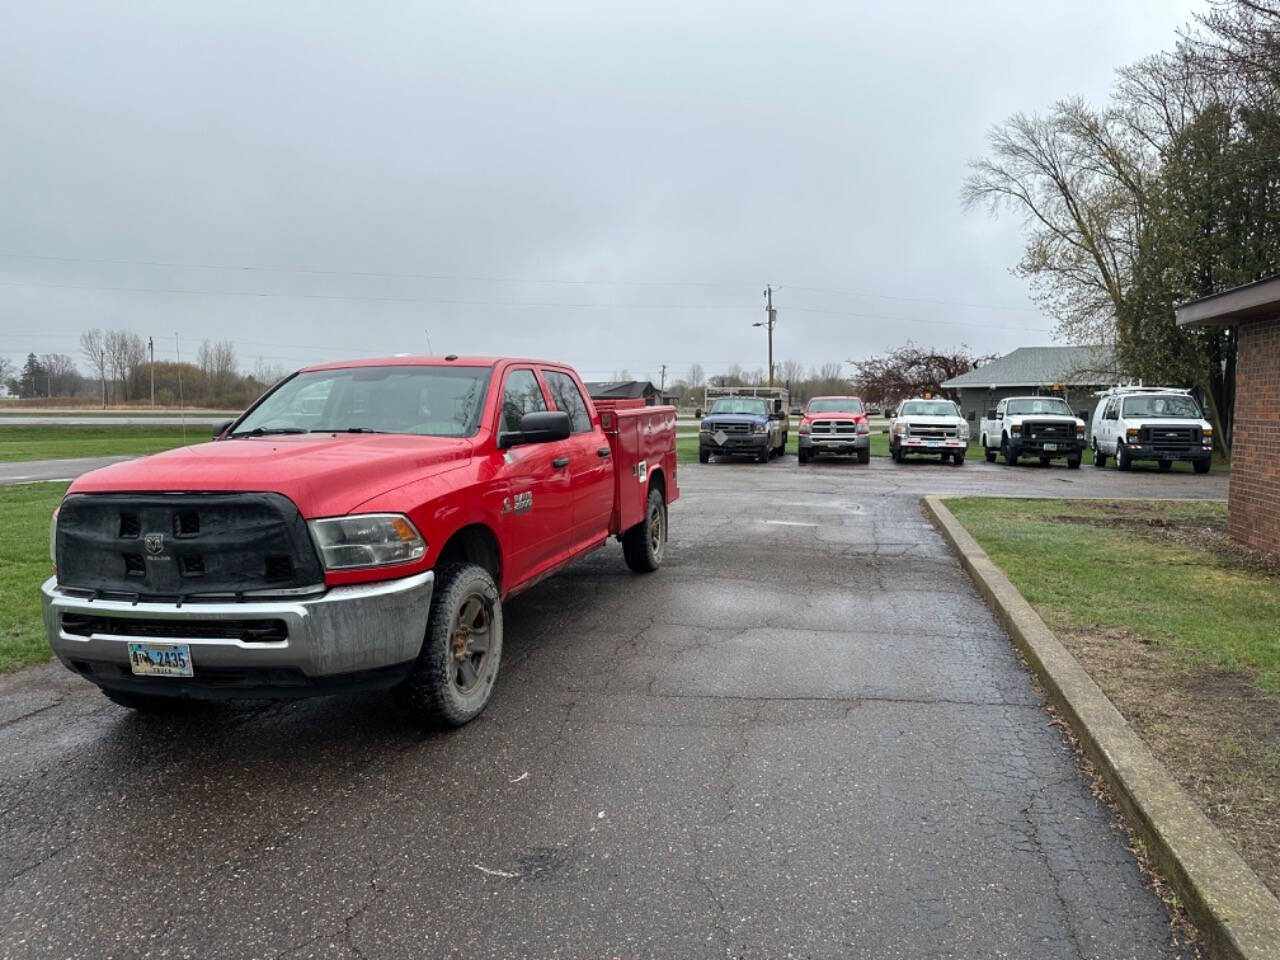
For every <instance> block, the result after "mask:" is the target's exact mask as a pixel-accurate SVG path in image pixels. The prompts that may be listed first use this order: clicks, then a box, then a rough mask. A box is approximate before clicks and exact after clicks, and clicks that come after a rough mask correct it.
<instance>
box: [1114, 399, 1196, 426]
mask: <svg viewBox="0 0 1280 960" xmlns="http://www.w3.org/2000/svg"><path fill="white" fill-rule="evenodd" d="M1124 415H1125V416H1126V417H1170V418H1173V419H1180V420H1182V419H1185V420H1199V419H1200V418H1201V417H1200V405H1199V404H1198V403H1196V402H1195V400H1193V399H1192V398H1191V397H1188V396H1186V395H1185V394H1181V393H1175V394H1163V395H1161V394H1156V395H1154V396H1144V397H1125V401H1124Z"/></svg>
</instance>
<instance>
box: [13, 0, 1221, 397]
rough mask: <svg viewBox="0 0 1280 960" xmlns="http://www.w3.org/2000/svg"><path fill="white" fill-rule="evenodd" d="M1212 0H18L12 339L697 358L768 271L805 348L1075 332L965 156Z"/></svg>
mask: <svg viewBox="0 0 1280 960" xmlns="http://www.w3.org/2000/svg"><path fill="white" fill-rule="evenodd" d="M1197 9H1200V7H1199V6H1192V5H1190V4H1189V3H1184V2H1180V0H1172V2H1170V0H1165V2H1158V0H1110V2H1105V0H1064V2H1036V3H1027V2H1025V0H1008V2H986V3H955V2H945V0H944V2H932V3H931V2H919V3H914V4H911V3H903V4H850V3H815V4H810V3H798V2H788V3H777V4H760V3H747V2H741V0H735V2H726V3H720V4H717V3H694V2H687V0H682V2H679V3H672V4H664V3H656V2H646V3H643V4H628V5H621V4H615V3H608V2H600V0H583V2H576V3H575V2H566V3H541V2H539V3H533V2H530V3H519V4H516V3H510V4H496V3H495V4H489V3H467V4H457V3H432V4H425V3H424V4H408V3H389V4H381V3H370V2H361V3H349V4H337V3H334V4H318V3H307V4H303V3H296V4H288V3H270V4H264V3H235V2H228V0H217V2H208V3H205V2H194V0H183V2H181V3H176V4H175V3H170V2H155V3H137V2H115V3H111V4H86V3H81V2H75V3H65V4H64V3H58V2H50V0H39V2H35V0H28V2H21V0H18V2H13V3H9V4H6V6H5V14H4V28H3V30H0V89H3V96H0V129H2V130H3V131H4V142H3V148H2V149H0V352H3V353H5V354H7V355H9V356H10V357H11V358H12V359H14V360H15V361H20V359H21V358H22V357H23V356H25V354H26V353H27V352H28V351H35V352H37V353H43V352H49V351H59V352H64V353H68V354H72V355H73V356H75V357H76V359H77V362H79V361H80V356H79V350H78V346H77V340H78V336H79V333H80V331H81V330H82V329H83V328H85V327H88V326H122V327H129V328H131V329H133V330H135V331H137V332H138V333H140V334H141V335H142V336H143V337H146V336H154V337H155V338H156V342H157V358H160V357H168V358H172V356H173V353H174V335H175V333H176V334H177V336H178V337H179V338H180V342H181V345H182V349H183V350H184V352H189V353H190V354H191V355H194V352H195V347H196V345H197V344H198V343H199V341H200V340H201V339H202V338H204V337H213V338H223V339H230V340H233V341H235V342H236V347H237V350H238V353H239V356H240V358H241V361H242V365H245V366H251V365H252V363H253V361H254V360H256V359H257V358H258V357H259V356H261V357H263V358H264V359H265V360H266V362H268V363H272V364H279V365H281V366H285V367H289V368H293V367H297V366H300V365H302V364H304V363H307V362H310V361H316V360H325V359H335V358H338V357H342V356H367V355H371V354H384V353H393V352H398V351H414V352H426V349H427V344H428V335H429V338H430V344H431V346H432V347H433V348H434V351H435V352H437V353H445V352H458V353H496V354H509V353H515V354H534V355H538V356H546V357H551V358H555V359H565V360H569V361H571V362H573V363H576V364H577V365H578V367H579V368H580V369H581V370H582V372H583V374H584V376H586V378H587V379H606V378H608V377H609V376H610V374H611V373H613V372H614V371H620V370H623V369H626V370H628V371H629V372H630V373H631V374H632V375H633V376H653V377H654V379H655V380H656V379H657V376H658V365H659V364H660V363H663V362H665V363H666V364H668V380H669V381H670V380H673V379H675V378H677V377H680V376H683V375H684V374H685V373H686V372H687V369H688V366H689V364H690V363H691V362H695V361H697V362H700V363H702V364H703V366H704V367H705V369H706V370H707V372H708V374H711V373H715V372H717V371H720V370H723V369H724V368H725V367H726V366H728V365H729V364H730V363H733V362H739V363H742V364H743V365H744V366H746V367H749V368H750V367H763V366H764V364H765V340H764V333H763V331H762V330H758V329H753V328H752V327H751V323H752V322H754V321H758V320H760V319H762V317H763V311H762V299H761V291H762V289H763V288H764V286H765V284H766V283H772V284H773V285H774V286H775V287H780V290H779V291H778V293H777V296H776V305H777V307H778V311H779V313H778V320H779V322H778V327H777V332H776V341H775V355H776V357H777V359H779V360H782V359H795V360H799V361H802V362H804V363H805V364H817V363H821V362H823V361H829V360H844V359H845V358H846V357H854V358H857V357H861V356H864V355H866V354H869V353H873V352H877V351H880V350H883V349H885V348H886V347H891V346H895V345H898V344H900V343H902V342H903V341H905V340H907V339H912V340H914V341H916V342H917V343H920V344H925V345H937V346H953V345H959V344H962V343H963V344H967V345H969V346H970V347H973V348H976V349H978V350H982V351H992V352H996V351H1000V352H1003V351H1004V350H1006V349H1008V348H1011V347H1013V346H1016V345H1022V344H1045V343H1050V342H1052V339H1051V336H1050V330H1051V328H1052V323H1051V322H1050V321H1049V320H1048V319H1047V318H1046V317H1044V316H1042V315H1041V314H1040V313H1039V312H1038V311H1036V310H1035V309H1034V308H1033V307H1032V305H1031V304H1030V302H1029V301H1028V299H1027V296H1026V289H1025V285H1024V284H1023V283H1022V282H1021V281H1019V280H1017V279H1015V278H1013V277H1011V276H1010V275H1009V267H1010V266H1011V265H1012V264H1013V263H1014V262H1016V261H1017V259H1018V257H1019V253H1020V249H1021V241H1020V236H1019V230H1018V223H1017V221H1016V220H1015V219H1014V218H1013V217H1005V218H1002V219H1000V220H997V221H992V220H990V219H988V218H987V217H986V216H985V214H981V213H969V214H966V213H964V212H963V211H962V210H961V209H960V207H959V204H958V201H957V195H958V192H959V187H960V182H961V179H962V178H963V176H964V173H965V163H966V161H967V160H969V159H971V158H973V157H975V156H978V155H980V154H981V153H982V151H983V147H984V136H985V133H986V131H987V129H988V128H989V127H990V126H991V125H992V124H994V123H997V122H999V121H1001V120H1003V119H1004V118H1005V117H1007V116H1008V115H1009V114H1010V113H1012V112H1014V111H1018V110H1025V111H1035V110H1041V109H1044V108H1045V107H1046V106H1048V105H1049V104H1050V103H1051V102H1052V101H1053V100H1054V99H1056V98H1059V97H1063V96H1067V95H1072V94H1080V95H1084V96H1086V97H1088V98H1091V99H1094V100H1098V101H1100V100H1102V99H1103V98H1104V97H1105V96H1106V94H1107V92H1108V90H1109V89H1110V86H1111V83H1112V71H1113V70H1114V68H1115V67H1117V66H1120V65H1122V64H1125V63H1128V62H1131V61H1133V60H1135V59H1138V58H1139V57H1141V56H1144V55H1146V54H1148V53H1154V52H1156V51H1157V50H1159V49H1161V48H1164V47H1168V46H1170V45H1171V44H1172V42H1173V40H1174V36H1175V31H1176V29H1177V28H1178V27H1179V26H1180V25H1182V24H1184V23H1185V22H1186V21H1187V20H1188V19H1189V18H1190V15H1191V13H1192V12H1193V10H1197ZM104 261H124V262H104ZM182 265H187V266H182ZM197 265H198V266H197ZM214 268H217V269H214ZM224 268H225V269H224ZM289 271H299V272H289ZM302 271H307V272H302ZM70 287H82V288H83V289H69V288H70ZM108 288H109V289H108ZM152 291H187V292H152ZM830 291H843V292H830ZM227 294H246V295H227ZM249 294H251V295H249ZM262 294H269V296H263V295H262ZM909 298H911V299H909ZM931 300H932V301H951V303H930V302H922V301H931ZM424 331H426V333H424Z"/></svg>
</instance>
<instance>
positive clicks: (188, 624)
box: [62, 613, 289, 643]
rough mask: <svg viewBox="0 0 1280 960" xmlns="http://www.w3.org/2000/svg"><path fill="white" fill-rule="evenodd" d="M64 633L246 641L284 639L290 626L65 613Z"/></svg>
mask: <svg viewBox="0 0 1280 960" xmlns="http://www.w3.org/2000/svg"><path fill="white" fill-rule="evenodd" d="M62 630H63V632H64V633H69V634H72V635H73V636H77V637H91V636H93V635H94V634H95V633H98V634H107V635H109V636H115V637H138V638H140V639H144V640H239V641H241V642H243V643H284V642H285V641H286V640H288V639H289V628H288V627H287V626H286V625H285V622H284V621H283V620H163V619H154V620H153V619H149V618H146V619H142V618H134V617H108V616H96V615H92V614H80V613H64V614H63V615H62Z"/></svg>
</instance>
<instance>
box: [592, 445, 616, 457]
mask: <svg viewBox="0 0 1280 960" xmlns="http://www.w3.org/2000/svg"><path fill="white" fill-rule="evenodd" d="M611 452H612V451H611V450H610V449H609V448H608V447H601V448H600V449H598V450H597V451H596V456H597V457H607V456H609V454H610V453H611Z"/></svg>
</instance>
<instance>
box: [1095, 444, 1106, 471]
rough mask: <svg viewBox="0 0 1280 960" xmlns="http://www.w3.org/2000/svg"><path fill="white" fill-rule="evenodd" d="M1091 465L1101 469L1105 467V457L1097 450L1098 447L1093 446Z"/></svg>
mask: <svg viewBox="0 0 1280 960" xmlns="http://www.w3.org/2000/svg"><path fill="white" fill-rule="evenodd" d="M1093 465H1094V466H1095V467H1098V468H1099V469H1101V468H1102V467H1105V466H1106V465H1107V455H1106V454H1105V453H1103V452H1102V451H1101V450H1099V449H1098V445H1097V444H1096V443H1095V444H1094V445H1093Z"/></svg>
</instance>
